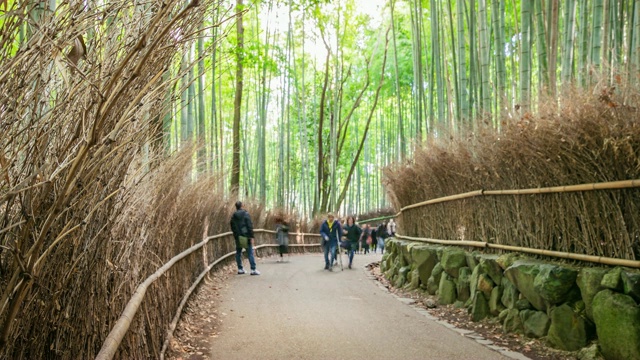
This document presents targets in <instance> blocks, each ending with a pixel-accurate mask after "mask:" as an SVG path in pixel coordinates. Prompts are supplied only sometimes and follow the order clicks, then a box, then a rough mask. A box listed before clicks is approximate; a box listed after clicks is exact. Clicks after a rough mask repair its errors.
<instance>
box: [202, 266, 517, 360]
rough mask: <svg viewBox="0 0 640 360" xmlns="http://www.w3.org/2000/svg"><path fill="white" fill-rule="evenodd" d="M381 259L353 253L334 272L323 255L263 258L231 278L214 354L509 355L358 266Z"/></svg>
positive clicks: (316, 356)
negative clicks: (438, 318)
mask: <svg viewBox="0 0 640 360" xmlns="http://www.w3.org/2000/svg"><path fill="white" fill-rule="evenodd" d="M380 258H381V256H380V254H377V255H357V254H356V258H355V260H354V265H355V266H354V269H351V270H349V269H347V268H345V269H344V271H340V267H339V266H338V267H336V268H334V272H328V271H325V270H323V266H324V260H323V258H322V255H321V254H311V255H294V256H292V257H291V260H290V261H289V262H285V263H277V262H276V258H275V257H270V258H262V259H261V260H259V261H258V269H259V270H260V271H261V272H262V275H260V276H250V275H248V274H246V275H237V276H234V277H232V278H231V279H230V280H229V288H228V289H227V290H226V291H225V292H223V294H222V297H221V300H222V302H221V304H220V307H219V310H220V313H221V314H222V325H221V328H220V329H219V331H220V333H219V335H218V337H217V338H216V339H214V341H213V344H212V354H211V355H212V358H213V359H225V360H226V359H243V360H245V359H350V360H352V359H356V360H357V359H367V360H369V359H403V360H410V359H474V360H480V359H508V358H507V357H505V356H503V355H502V354H500V353H499V352H497V351H494V350H492V349H490V348H488V347H486V346H483V345H481V344H479V343H477V342H476V341H474V340H473V339H470V338H468V337H464V336H461V333H460V332H457V331H455V330H453V329H450V328H447V327H445V326H444V325H442V324H439V323H436V322H435V321H434V320H433V319H430V318H429V316H425V314H426V312H424V311H421V312H419V311H417V310H416V309H415V308H414V307H412V306H408V305H407V304H406V303H403V302H402V301H399V300H398V298H396V297H395V296H393V295H391V294H390V293H389V292H387V291H385V289H383V288H382V287H381V286H378V283H377V282H376V281H375V280H373V279H372V278H370V275H369V274H368V273H367V271H366V269H365V268H364V266H365V265H366V264H368V263H370V262H373V261H377V260H380ZM344 259H345V261H346V256H344ZM245 262H246V259H245ZM345 264H346V263H345ZM247 265H248V264H247ZM335 269H337V270H335Z"/></svg>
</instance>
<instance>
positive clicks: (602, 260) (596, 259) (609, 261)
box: [395, 234, 640, 269]
mask: <svg viewBox="0 0 640 360" xmlns="http://www.w3.org/2000/svg"><path fill="white" fill-rule="evenodd" d="M395 237H396V238H398V239H405V240H410V241H419V242H425V243H429V244H440V245H453V246H473V247H479V248H491V249H500V250H507V251H513V252H522V253H528V254H535V255H543V256H549V257H556V258H562V259H570V260H579V261H587V262H592V263H597V264H603V265H612V266H626V267H630V268H637V269H640V261H636V260H626V259H616V258H610V257H604V256H593V255H584V254H573V253H570V252H561V251H551V250H540V249H532V248H526V247H522V246H510V245H501V244H491V243H487V242H484V241H470V240H439V239H429V238H418V237H411V236H404V235H398V234H396V236H395Z"/></svg>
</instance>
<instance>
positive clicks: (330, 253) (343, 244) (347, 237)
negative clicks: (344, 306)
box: [230, 201, 396, 275]
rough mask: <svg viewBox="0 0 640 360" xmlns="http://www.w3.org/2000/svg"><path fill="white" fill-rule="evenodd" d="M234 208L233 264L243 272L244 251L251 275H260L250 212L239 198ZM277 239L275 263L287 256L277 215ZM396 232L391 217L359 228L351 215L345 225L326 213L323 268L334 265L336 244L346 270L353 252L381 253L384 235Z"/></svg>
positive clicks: (322, 229) (286, 232)
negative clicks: (345, 258)
mask: <svg viewBox="0 0 640 360" xmlns="http://www.w3.org/2000/svg"><path fill="white" fill-rule="evenodd" d="M235 206H236V211H235V212H234V213H233V215H232V216H231V222H230V225H231V231H232V232H233V237H234V239H235V243H236V264H237V265H238V274H245V273H246V272H245V270H244V268H243V266H242V249H246V250H247V257H248V258H249V265H250V266H251V275H260V272H259V271H258V270H257V269H256V261H255V258H254V255H253V248H254V246H255V243H254V241H255V240H254V235H253V224H252V222H251V217H250V216H249V213H248V212H247V211H246V210H245V209H244V204H243V203H242V202H241V201H238V202H236V204H235ZM275 221H276V241H277V243H278V253H279V258H278V260H277V261H278V262H280V261H284V254H288V255H287V256H289V249H288V245H289V224H288V223H287V222H286V221H285V220H284V219H283V218H281V217H278V218H276V220H275ZM395 234H396V223H395V222H394V221H393V219H391V220H390V221H389V223H386V222H383V223H381V224H379V225H378V226H377V227H371V226H370V225H369V224H365V225H364V226H363V227H360V226H359V225H358V224H356V220H355V218H354V217H353V216H348V217H347V219H346V221H345V224H344V226H342V224H341V223H340V221H339V220H338V219H336V218H335V216H334V215H333V214H331V213H330V214H328V215H327V219H326V220H325V221H323V222H322V225H320V235H321V237H322V249H323V252H324V263H325V265H324V269H325V270H328V271H333V266H334V265H336V259H337V252H338V246H340V248H343V249H345V250H346V251H347V254H348V256H349V269H351V268H352V266H353V258H354V256H355V254H356V253H358V254H360V253H362V254H368V253H370V252H373V253H377V250H378V249H380V253H381V254H383V253H384V243H385V241H386V239H387V238H389V237H393V236H395Z"/></svg>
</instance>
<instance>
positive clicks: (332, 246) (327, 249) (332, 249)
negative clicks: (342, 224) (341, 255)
mask: <svg viewBox="0 0 640 360" xmlns="http://www.w3.org/2000/svg"><path fill="white" fill-rule="evenodd" d="M336 249H337V244H336V243H333V242H327V244H326V245H325V246H324V267H325V268H328V267H330V266H333V262H334V261H335V260H336ZM329 253H331V262H329Z"/></svg>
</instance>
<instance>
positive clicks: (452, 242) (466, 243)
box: [395, 234, 487, 248]
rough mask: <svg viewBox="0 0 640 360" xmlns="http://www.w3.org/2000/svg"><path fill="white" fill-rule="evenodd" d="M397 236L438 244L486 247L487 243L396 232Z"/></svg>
mask: <svg viewBox="0 0 640 360" xmlns="http://www.w3.org/2000/svg"><path fill="white" fill-rule="evenodd" d="M395 237H397V238H399V239H405V240H411V241H419V242H426V243H429V244H440V245H456V246H473V247H479V248H486V247H487V243H486V242H484V241H471V240H439V239H429V238H418V237H412V236H404V235H398V234H396V236H395Z"/></svg>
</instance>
